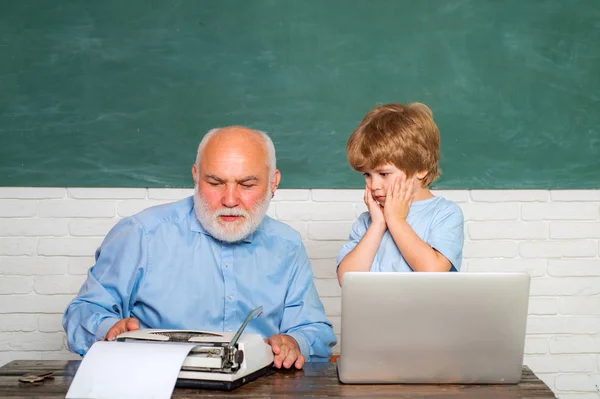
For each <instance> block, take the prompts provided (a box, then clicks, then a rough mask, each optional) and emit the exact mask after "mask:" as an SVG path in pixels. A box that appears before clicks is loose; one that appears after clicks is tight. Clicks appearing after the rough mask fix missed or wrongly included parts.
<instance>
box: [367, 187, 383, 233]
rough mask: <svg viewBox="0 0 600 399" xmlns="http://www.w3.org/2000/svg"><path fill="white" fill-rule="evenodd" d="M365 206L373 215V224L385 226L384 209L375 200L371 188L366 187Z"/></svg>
mask: <svg viewBox="0 0 600 399" xmlns="http://www.w3.org/2000/svg"><path fill="white" fill-rule="evenodd" d="M365 204H366V205H367V208H368V209H369V213H370V214H371V223H372V224H375V225H383V226H385V218H384V216H383V208H382V207H381V205H379V203H378V202H377V201H375V200H374V199H373V193H372V192H371V190H369V187H365Z"/></svg>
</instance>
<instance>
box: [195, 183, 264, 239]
mask: <svg viewBox="0 0 600 399" xmlns="http://www.w3.org/2000/svg"><path fill="white" fill-rule="evenodd" d="M270 203H271V191H270V190H267V195H266V196H265V198H264V199H263V200H262V201H259V202H257V203H256V205H254V208H253V209H252V210H251V211H250V212H248V211H245V210H243V209H240V208H226V207H221V208H219V209H217V210H216V211H211V209H210V207H209V206H208V203H207V202H206V200H205V199H204V197H203V196H202V195H201V194H200V190H198V186H197V185H196V186H194V212H196V217H197V218H198V221H199V222H200V224H201V225H202V227H204V229H206V231H207V232H208V233H209V234H210V235H211V236H213V237H214V238H216V239H217V240H220V241H224V242H237V241H241V240H243V239H244V238H246V237H248V236H249V235H250V234H252V233H254V232H255V231H256V229H257V228H258V226H260V224H261V223H262V221H263V219H264V217H265V215H266V214H267V210H268V209H269V204H270ZM220 216H241V217H242V220H241V222H239V221H238V222H225V223H221V222H220V221H219V217H220Z"/></svg>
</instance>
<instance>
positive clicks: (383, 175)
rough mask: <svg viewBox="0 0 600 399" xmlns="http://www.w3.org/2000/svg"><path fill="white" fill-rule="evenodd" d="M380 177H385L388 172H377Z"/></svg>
mask: <svg viewBox="0 0 600 399" xmlns="http://www.w3.org/2000/svg"><path fill="white" fill-rule="evenodd" d="M379 175H380V176H381V177H386V176H387V175H389V173H380V174H379Z"/></svg>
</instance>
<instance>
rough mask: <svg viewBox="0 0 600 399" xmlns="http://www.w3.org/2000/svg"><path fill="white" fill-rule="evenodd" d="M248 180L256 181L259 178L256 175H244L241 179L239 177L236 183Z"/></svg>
mask: <svg viewBox="0 0 600 399" xmlns="http://www.w3.org/2000/svg"><path fill="white" fill-rule="evenodd" d="M250 180H256V181H258V180H259V179H258V177H256V176H246V177H244V178H242V179H239V180H237V182H238V183H247V182H249V181H250Z"/></svg>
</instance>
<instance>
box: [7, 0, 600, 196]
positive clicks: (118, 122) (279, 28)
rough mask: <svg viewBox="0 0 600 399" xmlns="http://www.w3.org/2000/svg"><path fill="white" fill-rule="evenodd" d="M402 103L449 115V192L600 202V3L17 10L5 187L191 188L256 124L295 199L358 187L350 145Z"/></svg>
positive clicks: (26, 5) (221, 0) (321, 1)
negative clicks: (228, 143)
mask: <svg viewBox="0 0 600 399" xmlns="http://www.w3.org/2000/svg"><path fill="white" fill-rule="evenodd" d="M395 101H397V102H410V101H421V102H424V103H426V104H428V105H429V106H430V107H431V108H432V109H433V112H434V115H435V118H436V121H437V123H438V125H439V127H440V130H441V133H442V154H443V160H442V165H441V166H442V169H443V175H442V178H441V179H440V180H439V181H438V182H437V183H436V184H435V187H436V188H456V189H459V188H461V189H462V188H464V189H467V188H490V189H491V188H599V187H600V1H598V0H569V1H564V0H502V1H500V0H461V1H443V0H428V1H427V0H424V1H413V0H393V1H376V0H374V1H359V0H357V1H349V0H302V1H296V0H289V1H284V0H281V1H276V0H252V1H243V0H239V1H229V0H204V1H192V0H189V1H183V0H164V1H150V0H125V1H124V0H108V1H107V0H103V1H85V0H80V1H75V0H56V1H37V0H3V1H2V2H0V186H69V187H72V186H96V187H106V186H118V187H190V186H191V185H192V181H191V177H190V167H191V164H192V163H193V161H194V158H195V150H196V146H197V144H198V142H199V141H200V139H201V137H202V136H203V134H204V133H205V132H206V131H207V130H209V129H210V128H213V127H218V126H224V125H246V126H250V127H253V128H257V129H262V130H265V131H267V132H268V133H269V134H270V135H271V137H272V138H273V141H274V142H275V145H276V148H277V154H278V166H279V168H280V169H281V171H282V175H283V180H282V184H281V187H282V188H359V187H362V186H363V180H362V176H361V175H360V174H359V173H356V172H354V171H353V170H352V169H351V168H350V167H349V166H348V164H347V161H346V156H345V144H346V140H347V138H348V135H349V134H350V132H351V131H352V129H353V128H354V127H355V126H356V124H357V123H358V121H359V120H360V119H361V118H362V116H363V115H364V114H365V112H367V111H368V110H369V109H370V108H371V107H372V106H373V105H375V104H377V103H385V102H395Z"/></svg>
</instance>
